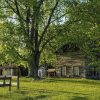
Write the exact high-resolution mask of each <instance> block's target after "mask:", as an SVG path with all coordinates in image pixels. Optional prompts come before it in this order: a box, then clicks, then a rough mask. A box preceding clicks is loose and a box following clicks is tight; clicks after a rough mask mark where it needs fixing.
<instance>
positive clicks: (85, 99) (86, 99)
mask: <svg viewBox="0 0 100 100" xmlns="http://www.w3.org/2000/svg"><path fill="white" fill-rule="evenodd" d="M71 100H88V98H86V97H80V96H74V97H73V98H72V99H71Z"/></svg>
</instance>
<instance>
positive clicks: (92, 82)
mask: <svg viewBox="0 0 100 100" xmlns="http://www.w3.org/2000/svg"><path fill="white" fill-rule="evenodd" d="M45 82H70V83H79V84H89V85H100V80H96V81H95V80H89V79H86V80H83V79H82V80H81V79H71V78H70V79H69V78H66V79H60V78H51V79H48V80H46V81H45Z"/></svg>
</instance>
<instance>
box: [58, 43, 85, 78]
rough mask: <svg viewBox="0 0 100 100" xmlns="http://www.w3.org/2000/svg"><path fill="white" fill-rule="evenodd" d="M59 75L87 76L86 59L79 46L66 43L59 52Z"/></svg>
mask: <svg viewBox="0 0 100 100" xmlns="http://www.w3.org/2000/svg"><path fill="white" fill-rule="evenodd" d="M56 56H57V62H56V67H57V68H58V69H59V71H57V75H59V76H63V77H85V76H86V73H85V72H86V69H85V59H84V55H83V54H82V53H81V52H80V50H79V48H78V47H76V46H73V45H64V46H63V47H61V48H60V49H59V50H58V51H57V52H56Z"/></svg>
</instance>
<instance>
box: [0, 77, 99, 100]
mask: <svg viewBox="0 0 100 100" xmlns="http://www.w3.org/2000/svg"><path fill="white" fill-rule="evenodd" d="M0 100H100V80H89V79H72V78H47V79H43V80H37V81H35V80H32V79H30V78H20V90H17V89H16V87H12V91H11V92H9V91H8V87H5V88H3V87H0Z"/></svg>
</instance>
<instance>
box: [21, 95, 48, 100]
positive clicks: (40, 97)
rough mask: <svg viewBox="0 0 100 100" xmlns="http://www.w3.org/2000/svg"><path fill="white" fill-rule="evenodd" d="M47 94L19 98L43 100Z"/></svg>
mask: <svg viewBox="0 0 100 100" xmlns="http://www.w3.org/2000/svg"><path fill="white" fill-rule="evenodd" d="M47 97H48V95H38V96H35V97H30V96H27V97H25V98H23V99H21V100H40V99H41V100H44V99H45V98H47Z"/></svg>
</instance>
